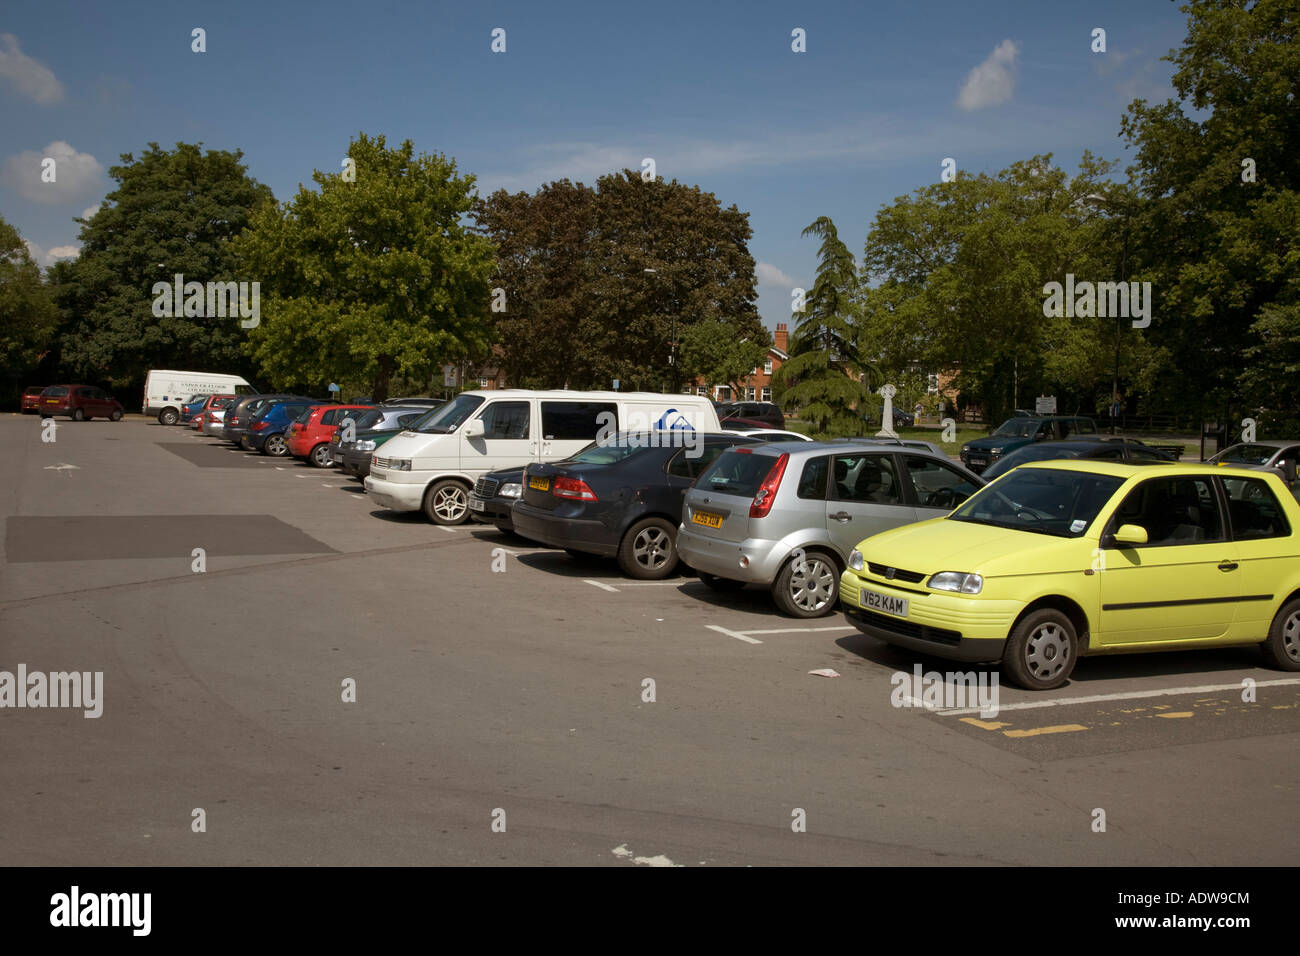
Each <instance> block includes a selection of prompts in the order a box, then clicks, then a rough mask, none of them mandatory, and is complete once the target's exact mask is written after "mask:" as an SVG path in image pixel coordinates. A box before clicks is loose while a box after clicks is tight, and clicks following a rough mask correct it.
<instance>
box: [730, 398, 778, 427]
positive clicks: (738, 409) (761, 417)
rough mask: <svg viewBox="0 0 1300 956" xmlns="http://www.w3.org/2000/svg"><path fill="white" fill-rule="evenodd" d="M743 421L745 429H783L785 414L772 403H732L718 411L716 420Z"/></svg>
mask: <svg viewBox="0 0 1300 956" xmlns="http://www.w3.org/2000/svg"><path fill="white" fill-rule="evenodd" d="M733 418H736V419H743V420H744V421H746V422H754V423H755V424H752V425H746V426H745V427H746V428H762V427H763V426H767V427H768V428H785V413H784V412H782V411H781V409H780V408H779V407H777V406H776V405H775V404H773V403H772V402H732V403H731V404H730V405H724V406H723V407H721V408H719V409H718V420H719V421H723V422H725V421H727V420H729V419H733Z"/></svg>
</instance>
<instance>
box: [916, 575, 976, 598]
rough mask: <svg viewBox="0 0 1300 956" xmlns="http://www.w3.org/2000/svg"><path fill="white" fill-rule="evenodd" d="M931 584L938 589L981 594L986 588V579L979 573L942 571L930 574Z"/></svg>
mask: <svg viewBox="0 0 1300 956" xmlns="http://www.w3.org/2000/svg"><path fill="white" fill-rule="evenodd" d="M929 584H930V587H932V588H934V589H935V590H936V591H956V592H957V593H958V594H979V593H980V591H981V590H983V588H984V579H983V578H982V577H980V576H979V575H978V574H967V573H966V572H964V571H940V572H939V573H938V574H932V575H930V581H929Z"/></svg>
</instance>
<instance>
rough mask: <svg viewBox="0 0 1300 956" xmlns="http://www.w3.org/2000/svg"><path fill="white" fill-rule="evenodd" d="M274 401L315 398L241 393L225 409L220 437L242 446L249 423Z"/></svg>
mask: <svg viewBox="0 0 1300 956" xmlns="http://www.w3.org/2000/svg"><path fill="white" fill-rule="evenodd" d="M275 402H307V403H308V404H313V405H314V404H316V402H317V400H316V399H314V398H312V397H311V396H309V395H287V394H284V393H282V392H281V393H276V394H272V395H243V396H240V399H239V401H238V402H236V403H235V404H234V405H232V406H230V408H228V409H226V418H225V421H224V422H222V427H221V438H222V439H223V440H224V441H228V442H230V443H231V444H233V445H236V446H238V447H243V438H244V435H246V434H247V433H248V426H249V423H250V422H252V420H253V419H254V418H256V417H257V415H258V413H259V412H261V411H262V410H263V409H265V408H266V407H267V406H268V405H272V404H274V403H275Z"/></svg>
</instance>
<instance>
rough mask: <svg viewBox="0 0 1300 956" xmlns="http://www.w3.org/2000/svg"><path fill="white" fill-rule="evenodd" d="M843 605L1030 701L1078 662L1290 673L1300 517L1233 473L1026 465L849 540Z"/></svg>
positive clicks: (865, 622) (1296, 666)
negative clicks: (1162, 654)
mask: <svg viewBox="0 0 1300 956" xmlns="http://www.w3.org/2000/svg"><path fill="white" fill-rule="evenodd" d="M840 600H841V601H842V603H843V608H844V613H845V615H846V617H847V618H848V620H849V622H850V623H852V624H853V625H854V626H855V627H857V628H858V630H860V631H862V632H863V633H864V634H869V635H871V636H872V637H877V638H880V639H881V640H884V641H888V642H889V643H890V644H895V645H898V646H901V647H906V648H910V649H912V650H915V651H921V652H923V653H926V654H933V655H935V656H938V657H946V658H952V659H955V660H962V661H972V662H976V661H979V662H991V661H999V662H1001V667H1002V673H1003V676H1004V677H1006V678H1009V679H1010V680H1011V681H1013V682H1014V683H1016V684H1019V685H1020V686H1021V687H1026V688H1029V689H1031V690H1049V689H1051V688H1053V687H1059V686H1060V685H1061V684H1063V683H1065V681H1066V680H1067V679H1068V678H1069V676H1070V672H1071V671H1072V670H1073V669H1074V664H1075V661H1076V660H1077V659H1078V657H1079V656H1080V655H1083V654H1102V653H1123V652H1133V651H1157V650H1186V649H1190V648H1201V647H1229V646H1233V645H1242V644H1260V645H1261V649H1262V651H1263V653H1264V657H1265V659H1266V660H1267V661H1268V663H1269V664H1271V665H1272V666H1274V667H1277V668H1280V669H1282V670H1288V671H1295V670H1300V504H1298V503H1297V501H1296V499H1295V497H1293V496H1292V495H1291V494H1290V492H1289V491H1288V490H1287V487H1286V485H1285V484H1284V483H1283V481H1282V480H1281V478H1280V477H1279V476H1278V475H1276V474H1273V473H1268V472H1262V471H1251V470H1247V469H1245V468H1225V467H1215V466H1212V465H1183V464H1178V463H1167V464H1166V463H1161V464H1148V465H1129V464H1115V463H1110V462H1099V461H1053V462H1041V463H1036V464H1028V465H1022V466H1021V467H1020V468H1017V469H1015V470H1014V471H1011V472H1008V473H1007V474H1005V475H1003V476H1002V477H1001V478H999V479H998V480H997V481H995V482H993V483H992V484H990V485H988V486H987V487H985V488H983V489H981V490H980V491H979V493H977V494H975V495H973V496H972V497H971V498H969V499H968V500H967V501H966V502H965V503H963V504H962V505H961V506H960V507H958V508H957V509H956V510H955V511H953V512H952V513H951V514H949V515H947V516H946V517H943V518H933V519H931V520H929V521H923V522H920V523H919V524H911V525H906V526H904V527H901V528H896V529H894V530H892V531H886V532H883V533H881V534H877V535H873V536H872V537H870V538H867V539H866V540H864V541H862V542H860V543H859V544H858V547H857V548H856V549H855V550H854V551H853V552H852V553H851V554H850V556H849V568H848V570H846V571H845V572H844V574H843V575H842V576H841V578H840Z"/></svg>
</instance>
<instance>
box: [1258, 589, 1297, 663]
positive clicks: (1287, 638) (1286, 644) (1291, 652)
mask: <svg viewBox="0 0 1300 956" xmlns="http://www.w3.org/2000/svg"><path fill="white" fill-rule="evenodd" d="M1261 649H1262V650H1263V652H1264V659H1265V660H1266V661H1268V663H1269V664H1271V665H1272V666H1273V667H1276V668H1277V669H1278V670H1283V671H1300V598H1295V599H1293V600H1290V601H1287V602H1286V604H1284V605H1282V610H1280V611H1278V612H1277V617H1275V618H1273V626H1272V627H1270V628H1269V629H1268V639H1267V640H1266V641H1264V645H1263V647H1262V648H1261Z"/></svg>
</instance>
